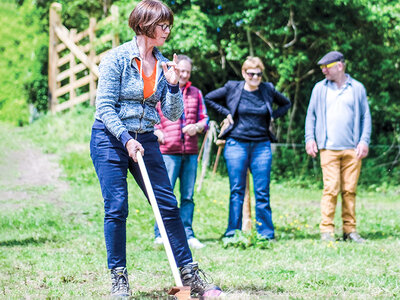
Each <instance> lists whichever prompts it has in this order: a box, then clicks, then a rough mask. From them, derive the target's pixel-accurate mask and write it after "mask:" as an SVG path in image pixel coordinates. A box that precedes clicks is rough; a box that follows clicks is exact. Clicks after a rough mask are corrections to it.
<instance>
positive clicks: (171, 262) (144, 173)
mask: <svg viewBox="0 0 400 300" xmlns="http://www.w3.org/2000/svg"><path fill="white" fill-rule="evenodd" d="M136 157H137V161H138V164H139V168H140V172H141V174H142V177H143V181H144V185H145V186H146V191H147V196H148V197H149V200H150V204H151V207H152V208H153V213H154V216H155V217H156V222H157V225H158V229H159V230H160V234H161V238H162V240H163V243H164V248H165V252H167V257H168V261H169V265H170V267H171V270H172V274H173V275H174V279H175V284H176V285H177V286H178V287H181V286H183V284H182V280H181V276H180V275H179V271H178V267H177V265H176V261H175V258H174V255H173V253H172V248H171V244H170V243H169V239H168V235H167V231H166V230H165V226H164V222H163V220H162V218H161V213H160V209H159V208H158V204H157V201H156V197H155V196H154V192H153V188H152V186H151V183H150V179H149V175H148V174H147V169H146V166H145V164H144V161H143V157H142V154H141V153H140V152H139V151H138V152H137V153H136Z"/></svg>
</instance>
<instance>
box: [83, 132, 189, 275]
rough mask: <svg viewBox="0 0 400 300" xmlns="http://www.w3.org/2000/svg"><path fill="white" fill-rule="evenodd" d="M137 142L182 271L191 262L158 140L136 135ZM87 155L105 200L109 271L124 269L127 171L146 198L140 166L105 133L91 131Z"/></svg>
mask: <svg viewBox="0 0 400 300" xmlns="http://www.w3.org/2000/svg"><path fill="white" fill-rule="evenodd" d="M137 140H138V141H139V142H140V143H141V144H142V146H143V148H144V156H143V160H144V163H145V165H146V168H147V172H148V174H149V178H150V182H151V185H152V187H153V191H154V195H155V198H156V200H157V203H158V206H159V209H160V213H161V217H162V219H163V222H164V225H165V229H166V231H167V235H168V238H169V241H170V243H171V248H172V252H173V254H174V257H175V261H176V264H177V265H178V267H182V266H184V265H186V264H188V263H190V262H192V260H193V259H192V254H191V251H190V249H189V246H188V243H187V240H186V235H185V230H184V228H183V224H182V221H181V218H180V216H179V208H178V203H177V201H176V198H175V196H174V193H173V190H172V187H171V183H170V180H169V178H168V174H167V170H166V168H165V164H164V161H163V158H162V156H161V152H160V149H159V145H158V142H157V137H156V136H155V135H154V134H153V133H152V132H150V133H143V134H138V135H137ZM90 155H91V158H92V161H93V164H94V167H95V169H96V173H97V176H98V178H99V181H100V186H101V192H102V195H103V198H104V211H105V216H104V237H105V241H106V248H107V261H108V267H109V268H110V269H113V268H116V267H126V219H127V217H128V186H127V181H126V179H127V173H128V170H129V172H130V173H131V174H132V175H133V177H134V178H135V180H136V182H137V184H138V185H139V187H140V188H141V189H142V191H143V192H144V194H145V195H146V196H147V194H146V188H145V186H144V182H143V178H142V175H141V173H140V169H139V165H138V164H137V163H135V162H134V161H133V160H132V159H131V158H130V157H129V156H128V152H127V150H126V148H125V147H124V146H123V145H122V143H121V142H120V141H118V140H117V139H116V138H115V137H114V136H113V135H112V134H111V133H110V132H109V131H108V130H107V129H95V128H93V129H92V137H91V141H90ZM134 201H135V200H134Z"/></svg>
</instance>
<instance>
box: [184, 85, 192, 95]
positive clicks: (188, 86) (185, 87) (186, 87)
mask: <svg viewBox="0 0 400 300" xmlns="http://www.w3.org/2000/svg"><path fill="white" fill-rule="evenodd" d="M191 86H192V82H191V81H188V82H186V84H185V86H184V87H183V89H182V94H183V95H184V96H186V91H187V89H188V88H190V87H191Z"/></svg>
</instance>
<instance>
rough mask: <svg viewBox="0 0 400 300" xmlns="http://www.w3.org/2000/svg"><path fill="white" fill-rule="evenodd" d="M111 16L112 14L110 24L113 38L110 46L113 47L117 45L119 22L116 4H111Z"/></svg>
mask: <svg viewBox="0 0 400 300" xmlns="http://www.w3.org/2000/svg"><path fill="white" fill-rule="evenodd" d="M111 16H112V26H113V31H114V34H113V39H112V47H113V48H115V47H117V46H119V34H118V30H117V29H118V22H119V11H118V6H115V5H113V6H111Z"/></svg>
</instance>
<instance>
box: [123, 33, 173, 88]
mask: <svg viewBox="0 0 400 300" xmlns="http://www.w3.org/2000/svg"><path fill="white" fill-rule="evenodd" d="M129 46H130V47H128V52H129V61H130V62H131V66H132V67H134V68H136V70H138V71H139V74H140V78H141V79H142V78H143V69H142V68H143V63H140V69H139V68H138V65H137V63H136V61H135V58H137V59H139V60H140V62H142V58H141V57H140V52H139V47H138V45H137V38H136V36H134V37H133V38H132V41H131V42H130V45H129ZM153 54H154V57H155V58H156V59H157V66H156V78H157V80H156V82H155V84H154V89H153V91H154V92H155V91H156V90H157V86H158V83H159V82H160V80H161V78H162V76H163V69H162V66H161V63H163V62H165V63H167V62H168V61H169V60H168V59H166V58H165V57H164V56H163V55H162V54H161V52H160V50H158V48H157V47H154V48H153Z"/></svg>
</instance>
